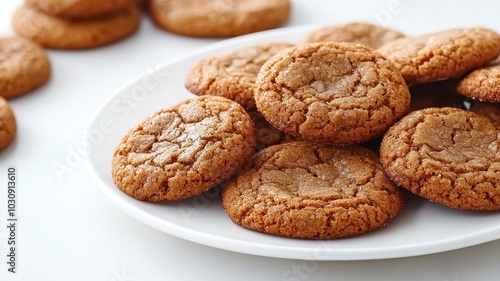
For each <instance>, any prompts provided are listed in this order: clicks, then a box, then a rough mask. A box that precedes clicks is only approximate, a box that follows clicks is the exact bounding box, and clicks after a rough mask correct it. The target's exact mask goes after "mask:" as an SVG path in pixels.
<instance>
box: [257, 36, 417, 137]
mask: <svg viewBox="0 0 500 281" xmlns="http://www.w3.org/2000/svg"><path fill="white" fill-rule="evenodd" d="M254 96H255V102H256V105H257V109H258V111H259V112H260V113H262V115H263V116H264V117H265V118H266V119H267V120H268V121H269V123H271V124H272V125H273V126H274V127H276V128H278V129H280V130H283V131H285V132H287V133H288V134H291V135H293V136H297V137H300V138H302V139H304V140H309V141H313V142H326V143H334V144H347V143H359V142H364V141H367V140H370V139H372V138H375V137H377V136H379V135H381V134H383V133H384V132H385V131H386V130H387V129H388V128H389V127H390V126H391V125H392V124H393V123H394V122H395V121H396V120H398V119H399V118H401V117H402V116H403V115H404V114H405V113H406V112H407V111H408V109H409V106H410V93H409V90H408V87H407V86H406V84H405V81H404V80H403V78H402V77H401V75H400V74H399V72H398V71H397V70H396V68H395V67H394V65H393V64H392V63H391V62H390V61H389V60H387V59H385V58H384V57H383V56H381V55H380V54H378V53H376V52H373V51H372V49H370V48H368V47H366V46H363V45H359V44H352V43H336V42H319V43H309V44H300V45H297V46H295V47H291V48H287V49H285V50H283V51H281V52H280V53H278V54H277V55H275V56H274V57H272V58H271V59H269V60H268V61H267V62H266V63H265V64H264V65H263V66H262V68H261V70H260V72H259V75H258V78H257V82H256V90H255V93H254Z"/></svg>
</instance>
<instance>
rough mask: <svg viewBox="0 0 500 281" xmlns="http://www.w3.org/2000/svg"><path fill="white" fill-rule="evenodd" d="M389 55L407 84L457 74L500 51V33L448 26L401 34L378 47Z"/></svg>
mask: <svg viewBox="0 0 500 281" xmlns="http://www.w3.org/2000/svg"><path fill="white" fill-rule="evenodd" d="M377 51H378V52H380V53H381V54H382V55H384V56H386V57H387V58H388V59H390V60H391V61H392V62H393V63H394V64H395V65H396V67H397V68H398V69H399V71H400V72H401V74H402V75H403V77H404V78H405V80H406V83H407V84H408V85H416V84H421V83H428V82H432V81H438V80H444V79H448V78H451V77H455V76H458V75H460V74H463V73H465V72H467V71H470V70H472V69H476V68H478V67H480V66H482V65H484V64H486V63H488V62H489V61H491V60H493V59H495V58H496V57H498V55H499V54H500V35H498V34H497V33H496V32H495V31H492V30H489V29H484V28H464V29H451V30H445V31H441V32H436V33H431V34H424V35H420V36H415V37H406V38H400V39H397V40H394V41H391V42H388V43H386V44H385V45H383V46H382V47H380V48H379V49H377Z"/></svg>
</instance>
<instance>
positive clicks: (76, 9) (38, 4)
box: [26, 0, 139, 18]
mask: <svg viewBox="0 0 500 281" xmlns="http://www.w3.org/2000/svg"><path fill="white" fill-rule="evenodd" d="M137 2H139V1H138V0H106V1H102V0H26V3H28V4H29V5H30V6H32V7H34V8H36V9H38V10H41V11H43V12H45V13H46V14H48V15H51V16H54V17H59V18H86V17H94V16H101V15H105V14H109V13H112V12H115V11H118V10H120V9H124V8H127V7H128V6H130V5H131V4H134V3H137Z"/></svg>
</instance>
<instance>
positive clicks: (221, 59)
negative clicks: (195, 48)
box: [185, 43, 293, 110]
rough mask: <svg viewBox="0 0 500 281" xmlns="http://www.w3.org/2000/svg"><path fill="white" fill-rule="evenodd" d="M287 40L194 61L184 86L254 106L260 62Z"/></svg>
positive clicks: (197, 93)
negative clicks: (254, 93)
mask: <svg viewBox="0 0 500 281" xmlns="http://www.w3.org/2000/svg"><path fill="white" fill-rule="evenodd" d="M291 46H293V44H289V43H267V44H260V45H254V46H250V47H246V48H242V49H240V50H237V51H235V52H232V53H229V54H224V55H219V56H213V57H209V58H205V59H202V60H200V61H198V62H197V63H196V64H195V65H194V66H193V67H192V68H191V70H190V71H189V73H188V75H187V78H186V82H185V86H186V88H187V89H188V90H189V91H190V92H192V93H194V94H196V95H217V96H223V97H225V98H228V99H231V100H234V101H236V102H238V103H239V104H241V105H242V106H243V107H245V108H246V109H248V110H255V100H254V98H253V92H254V88H255V80H257V73H258V72H259V70H260V68H261V66H262V65H263V64H264V63H265V62H266V61H267V60H268V59H269V58H271V57H272V56H274V55H275V54H276V53H278V52H279V51H281V50H282V49H285V48H288V47H291Z"/></svg>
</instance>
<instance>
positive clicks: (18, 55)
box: [0, 37, 51, 99]
mask: <svg viewBox="0 0 500 281" xmlns="http://www.w3.org/2000/svg"><path fill="white" fill-rule="evenodd" d="M0 70H1V71H0V97H4V98H6V99H12V98H15V97H18V96H21V95H24V94H26V93H28V92H30V91H32V90H34V89H36V88H38V87H40V86H42V85H43V84H45V83H46V82H47V81H48V80H49V78H50V74H51V67H50V61H49V58H48V56H47V53H46V52H45V50H44V49H43V48H42V47H41V46H39V45H38V44H36V43H34V42H32V41H30V40H27V39H24V38H21V37H0Z"/></svg>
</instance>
